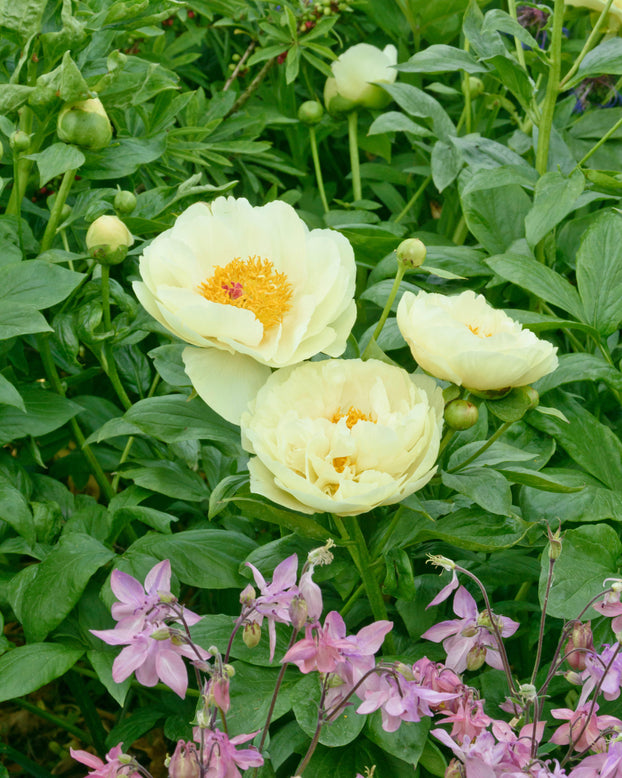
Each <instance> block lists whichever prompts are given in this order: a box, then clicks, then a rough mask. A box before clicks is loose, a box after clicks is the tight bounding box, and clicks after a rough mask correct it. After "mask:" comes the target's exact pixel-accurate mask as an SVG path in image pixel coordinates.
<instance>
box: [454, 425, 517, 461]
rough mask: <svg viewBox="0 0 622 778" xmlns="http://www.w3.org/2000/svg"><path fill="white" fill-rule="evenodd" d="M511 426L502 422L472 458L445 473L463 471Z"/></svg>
mask: <svg viewBox="0 0 622 778" xmlns="http://www.w3.org/2000/svg"><path fill="white" fill-rule="evenodd" d="M512 424H514V422H513V421H506V422H504V423H503V424H502V425H501V426H500V427H499V429H498V430H497V431H496V432H495V433H494V434H492V435H491V436H490V437H489V438H488V440H487V441H486V442H485V443H484V444H483V445H482V446H481V448H478V449H477V451H476V452H475V453H474V454H473V455H472V456H470V457H469V458H468V459H465V460H464V462H462V464H460V465H458V466H457V467H452V468H451V470H448V471H447V472H448V473H455V472H456V471H458V470H462V469H464V468H465V467H466V466H467V465H470V464H471V462H474V461H475V460H476V459H477V458H478V457H479V456H481V455H482V454H483V453H484V451H486V449H488V448H490V446H492V444H493V443H494V442H495V440H498V439H499V438H500V437H501V435H503V433H504V432H505V431H506V430H507V429H509V428H510V427H511V426H512Z"/></svg>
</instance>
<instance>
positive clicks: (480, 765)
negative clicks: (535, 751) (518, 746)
mask: <svg viewBox="0 0 622 778" xmlns="http://www.w3.org/2000/svg"><path fill="white" fill-rule="evenodd" d="M430 734H432V735H434V737H436V738H438V739H439V740H440V741H441V743H443V744H444V745H446V746H447V747H448V748H450V749H451V750H452V751H453V752H454V754H455V755H456V756H457V757H458V759H459V760H460V761H461V762H462V763H463V764H464V765H465V768H466V774H467V776H469V778H494V776H498V775H506V774H508V773H510V774H511V773H512V772H517V771H516V768H515V765H514V764H513V760H512V753H511V750H510V748H509V744H508V743H498V742H497V741H496V739H495V738H494V736H493V735H492V734H491V733H490V732H482V733H481V735H479V737H477V738H475V739H474V740H470V739H469V738H465V739H464V741H463V742H462V743H461V744H460V745H458V743H456V742H455V741H454V740H452V738H451V737H450V735H449V734H448V733H447V732H445V730H444V729H433V730H431V732H430Z"/></svg>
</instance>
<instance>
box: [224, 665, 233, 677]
mask: <svg viewBox="0 0 622 778" xmlns="http://www.w3.org/2000/svg"><path fill="white" fill-rule="evenodd" d="M222 670H223V673H225V675H227V676H228V677H229V678H233V676H234V675H235V667H234V666H233V665H223V666H222Z"/></svg>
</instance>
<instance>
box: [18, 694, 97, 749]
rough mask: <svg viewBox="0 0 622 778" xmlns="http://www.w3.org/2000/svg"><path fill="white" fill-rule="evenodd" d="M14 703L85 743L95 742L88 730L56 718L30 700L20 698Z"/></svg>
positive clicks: (58, 717)
mask: <svg viewBox="0 0 622 778" xmlns="http://www.w3.org/2000/svg"><path fill="white" fill-rule="evenodd" d="M13 702H14V703H15V704H16V705H19V707H20V708H23V709H24V710H27V711H28V712H29V713H34V715H35V716H39V718H42V719H45V721H49V722H50V723H51V724H54V726H55V727H59V728H60V729H64V730H65V731H66V732H70V733H71V734H72V735H75V736H76V737H77V738H78V739H79V740H81V741H82V742H83V743H89V744H90V743H92V742H93V739H92V737H91V735H90V733H89V732H87V731H86V730H84V729H80V728H79V727H76V726H74V725H73V724H70V723H69V722H68V721H67V720H66V719H62V718H61V717H60V716H55V715H54V714H53V713H50V712H49V711H47V710H43V709H42V708H39V707H38V706H37V705H33V704H32V702H28V700H22V699H20V698H19V697H18V698H17V699H15V700H13Z"/></svg>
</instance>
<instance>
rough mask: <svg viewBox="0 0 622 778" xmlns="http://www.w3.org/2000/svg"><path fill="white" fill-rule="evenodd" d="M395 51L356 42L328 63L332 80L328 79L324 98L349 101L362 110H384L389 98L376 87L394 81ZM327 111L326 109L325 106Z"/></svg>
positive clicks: (390, 47) (390, 46)
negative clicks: (363, 108) (362, 108)
mask: <svg viewBox="0 0 622 778" xmlns="http://www.w3.org/2000/svg"><path fill="white" fill-rule="evenodd" d="M395 64H397V49H396V48H395V46H393V45H392V44H389V45H388V46H385V48H384V49H382V50H380V49H379V48H377V47H376V46H372V45H371V44H369V43H357V44H356V45H355V46H350V48H349V49H347V51H344V53H343V54H342V55H341V56H339V57H337V59H336V60H335V61H334V62H333V63H332V65H331V66H330V67H331V70H332V71H333V79H329V81H328V83H327V86H326V89H325V95H326V99H327V102H330V100H331V97H333V96H335V95H338V96H339V97H342V98H345V99H346V100H350V101H351V102H352V103H354V104H355V106H357V105H361V106H363V107H365V108H384V106H386V105H388V103H389V102H390V100H391V98H390V96H389V95H388V94H387V93H386V92H385V91H384V89H382V87H379V86H376V84H392V83H393V82H394V81H395V79H396V78H397V70H396V69H395V68H394V67H392V66H393V65H395ZM327 107H328V108H329V109H330V106H327Z"/></svg>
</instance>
